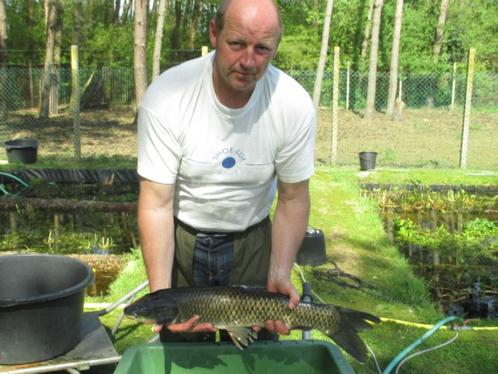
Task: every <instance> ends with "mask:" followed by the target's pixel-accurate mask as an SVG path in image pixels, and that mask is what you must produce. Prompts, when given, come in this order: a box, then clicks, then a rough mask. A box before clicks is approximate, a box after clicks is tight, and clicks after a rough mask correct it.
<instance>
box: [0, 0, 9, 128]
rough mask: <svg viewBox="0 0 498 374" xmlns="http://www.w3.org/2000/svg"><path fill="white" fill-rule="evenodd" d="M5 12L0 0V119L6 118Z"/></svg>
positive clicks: (6, 57)
mask: <svg viewBox="0 0 498 374" xmlns="http://www.w3.org/2000/svg"><path fill="white" fill-rule="evenodd" d="M7 63H8V55H7V13H6V11H5V1H4V0H0V120H2V121H3V120H5V119H6V118H7V102H6V99H7V92H6V87H7Z"/></svg>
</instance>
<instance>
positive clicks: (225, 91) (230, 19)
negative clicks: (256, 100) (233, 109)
mask: <svg viewBox="0 0 498 374" xmlns="http://www.w3.org/2000/svg"><path fill="white" fill-rule="evenodd" d="M279 32H280V29H279V25H278V18H275V17H272V16H271V15H270V16H269V15H268V14H267V15H266V16H265V15H264V14H262V9H254V8H252V9H249V10H246V11H244V10H243V9H240V8H239V9H233V10H232V11H230V10H229V11H227V13H226V14H225V22H224V27H223V29H222V30H221V32H220V33H217V31H216V25H215V23H214V21H212V22H211V24H210V33H209V35H210V39H211V44H212V45H213V47H215V48H216V58H215V63H214V72H213V74H214V79H213V82H214V85H215V91H216V93H217V95H218V96H219V99H220V100H221V101H222V102H223V101H224V100H223V97H224V96H226V95H228V96H233V95H235V96H240V97H247V98H248V97H249V96H250V94H251V93H252V90H253V89H254V86H255V85H256V82H257V81H258V80H259V79H260V78H261V77H262V76H263V74H264V72H265V71H266V68H267V67H268V64H269V63H270V61H271V59H272V58H273V56H274V55H275V52H276V50H277V47H278V41H279ZM220 96H221V97H220Z"/></svg>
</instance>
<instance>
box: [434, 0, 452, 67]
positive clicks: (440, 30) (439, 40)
mask: <svg viewBox="0 0 498 374" xmlns="http://www.w3.org/2000/svg"><path fill="white" fill-rule="evenodd" d="M448 5H449V0H441V6H440V8H439V18H438V20H437V27H436V38H435V40H434V47H433V51H434V62H435V63H437V62H438V61H439V56H440V55H441V47H442V45H443V34H444V25H445V23H446V15H447V14H448Z"/></svg>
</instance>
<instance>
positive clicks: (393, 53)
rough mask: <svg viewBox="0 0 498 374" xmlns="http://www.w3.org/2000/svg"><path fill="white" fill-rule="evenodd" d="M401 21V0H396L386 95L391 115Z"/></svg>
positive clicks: (394, 97)
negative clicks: (387, 91) (387, 92)
mask: <svg viewBox="0 0 498 374" xmlns="http://www.w3.org/2000/svg"><path fill="white" fill-rule="evenodd" d="M402 22H403V0H396V12H395V14H394V32H393V44H392V47H391V71H390V77H389V95H388V97H387V110H386V112H387V114H388V115H392V114H393V110H394V103H395V101H396V88H397V86H398V66H399V44H400V39H401V24H402Z"/></svg>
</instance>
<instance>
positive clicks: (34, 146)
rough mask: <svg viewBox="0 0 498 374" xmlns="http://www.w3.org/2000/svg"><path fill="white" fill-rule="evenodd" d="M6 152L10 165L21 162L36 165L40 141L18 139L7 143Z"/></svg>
mask: <svg viewBox="0 0 498 374" xmlns="http://www.w3.org/2000/svg"><path fill="white" fill-rule="evenodd" d="M5 151H6V152H7V160H8V161H9V163H11V164H12V163H16V162H21V163H23V164H34V163H35V162H36V160H37V158H38V141H37V140H33V139H16V140H7V141H6V142H5Z"/></svg>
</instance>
